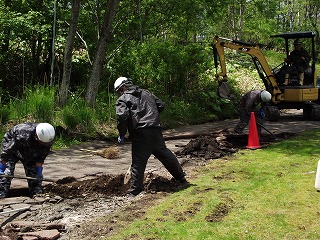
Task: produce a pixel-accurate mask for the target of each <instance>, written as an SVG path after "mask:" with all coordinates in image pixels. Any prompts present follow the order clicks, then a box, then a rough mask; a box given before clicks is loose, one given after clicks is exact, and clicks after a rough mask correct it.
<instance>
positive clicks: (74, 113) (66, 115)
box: [60, 99, 96, 134]
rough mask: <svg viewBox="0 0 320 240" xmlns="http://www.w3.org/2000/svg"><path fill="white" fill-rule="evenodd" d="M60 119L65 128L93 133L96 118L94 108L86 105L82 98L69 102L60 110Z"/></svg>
mask: <svg viewBox="0 0 320 240" xmlns="http://www.w3.org/2000/svg"><path fill="white" fill-rule="evenodd" d="M60 116H61V121H62V122H63V124H64V125H65V126H66V128H67V129H69V130H72V131H77V132H83V133H88V134H90V133H93V132H94V130H95V126H94V122H95V120H96V117H95V116H96V114H95V110H94V109H92V108H90V107H87V106H86V104H85V103H84V101H83V100H82V99H78V100H77V101H73V102H69V104H68V105H67V106H66V107H64V108H63V109H62V110H61V112H60Z"/></svg>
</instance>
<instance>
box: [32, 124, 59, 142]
mask: <svg viewBox="0 0 320 240" xmlns="http://www.w3.org/2000/svg"><path fill="white" fill-rule="evenodd" d="M36 134H37V137H38V139H39V141H41V142H43V143H50V142H52V141H53V139H54V136H55V131H54V128H53V126H52V125H51V124H49V123H39V124H38V125H37V127H36Z"/></svg>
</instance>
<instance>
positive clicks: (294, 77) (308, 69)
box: [270, 32, 316, 88]
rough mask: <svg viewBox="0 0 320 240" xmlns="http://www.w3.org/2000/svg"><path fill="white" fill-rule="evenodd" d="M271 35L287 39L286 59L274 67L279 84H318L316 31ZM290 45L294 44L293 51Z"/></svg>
mask: <svg viewBox="0 0 320 240" xmlns="http://www.w3.org/2000/svg"><path fill="white" fill-rule="evenodd" d="M270 37H271V38H283V39H284V41H285V54H286V57H285V60H284V62H282V63H281V64H280V65H279V66H277V67H275V68H274V69H273V73H274V75H275V78H276V79H277V82H278V83H279V86H280V87H281V86H312V85H314V84H316V83H315V82H314V80H315V63H316V53H315V40H314V38H315V33H314V32H290V33H282V34H275V35H271V36H270ZM290 46H293V50H292V51H290ZM300 49H302V50H300ZM303 49H305V50H303ZM297 52H302V53H304V54H303V55H302V56H299V55H296V56H294V53H297ZM300 55H301V54H300ZM304 55H305V56H304ZM282 88H284V87H282Z"/></svg>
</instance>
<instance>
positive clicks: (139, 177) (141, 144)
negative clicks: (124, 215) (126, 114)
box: [129, 128, 185, 195]
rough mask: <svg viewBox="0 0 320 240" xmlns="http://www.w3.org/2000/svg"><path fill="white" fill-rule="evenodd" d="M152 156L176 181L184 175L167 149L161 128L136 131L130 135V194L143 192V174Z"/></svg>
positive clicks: (174, 157) (176, 160)
mask: <svg viewBox="0 0 320 240" xmlns="http://www.w3.org/2000/svg"><path fill="white" fill-rule="evenodd" d="M151 154H153V155H154V156H155V157H156V158H157V159H158V160H159V161H160V162H161V163H162V164H163V165H164V167H165V168H166V169H167V170H168V171H169V173H170V174H171V175H172V176H173V177H174V178H175V179H177V180H180V179H182V178H184V176H185V173H184V172H183V170H182V167H181V165H180V163H179V161H178V159H177V158H176V156H175V155H174V154H173V153H172V152H171V151H170V150H169V149H168V148H167V146H166V144H165V141H164V139H163V135H162V130H161V128H141V129H136V130H135V131H134V132H133V134H132V164H131V177H132V179H131V189H130V190H129V191H130V193H132V194H134V195H137V194H139V193H140V192H141V191H142V190H143V180H144V172H145V169H146V166H147V162H148V159H149V157H150V156H151Z"/></svg>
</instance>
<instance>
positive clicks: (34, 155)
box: [0, 123, 55, 198]
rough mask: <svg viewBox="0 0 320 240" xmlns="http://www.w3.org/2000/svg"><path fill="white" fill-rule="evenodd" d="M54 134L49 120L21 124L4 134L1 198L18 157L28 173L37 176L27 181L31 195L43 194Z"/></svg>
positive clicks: (29, 175) (5, 194)
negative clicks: (44, 176) (47, 162)
mask: <svg viewBox="0 0 320 240" xmlns="http://www.w3.org/2000/svg"><path fill="white" fill-rule="evenodd" d="M54 136H55V130H54V128H53V126H52V125H51V124H49V123H21V124H18V125H16V126H14V127H13V128H12V129H11V130H9V131H8V132H7V133H6V134H5V135H4V137H3V139H2V152H1V163H0V198H5V197H7V195H8V191H9V189H10V185H11V180H12V177H13V176H14V170H15V166H16V163H17V162H18V161H19V160H20V161H21V162H22V164H23V167H24V171H25V173H26V176H27V177H32V178H36V179H28V180H27V181H28V187H29V194H30V197H33V196H34V195H36V194H41V193H42V191H43V190H42V180H43V176H42V170H43V163H44V160H45V158H46V157H47V156H48V154H49V152H50V148H51V146H52V144H53V139H54ZM1 175H2V176H3V177H2V178H1ZM4 175H9V176H11V177H6V176H4Z"/></svg>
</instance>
